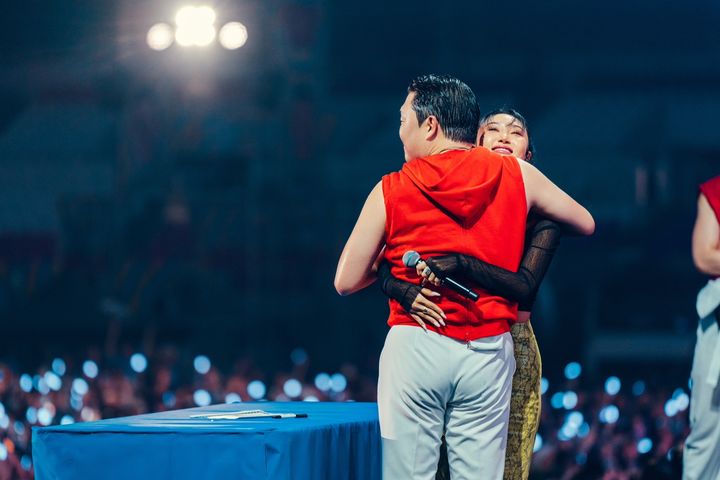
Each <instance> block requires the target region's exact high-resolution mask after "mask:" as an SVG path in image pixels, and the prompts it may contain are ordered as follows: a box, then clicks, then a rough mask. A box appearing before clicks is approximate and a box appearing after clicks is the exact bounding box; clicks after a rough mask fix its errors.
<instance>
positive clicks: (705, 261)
mask: <svg viewBox="0 0 720 480" xmlns="http://www.w3.org/2000/svg"><path fill="white" fill-rule="evenodd" d="M719 241H720V225H718V219H717V217H716V216H715V212H714V211H713V209H712V207H711V206H710V203H709V202H708V200H707V198H705V195H703V194H702V193H701V194H700V198H698V211H697V219H696V220H695V228H694V229H693V235H692V256H693V262H695V267H697V269H698V270H700V272H702V273H705V274H707V275H712V276H714V277H715V276H720V245H719V244H718V242H719Z"/></svg>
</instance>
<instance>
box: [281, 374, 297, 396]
mask: <svg viewBox="0 0 720 480" xmlns="http://www.w3.org/2000/svg"><path fill="white" fill-rule="evenodd" d="M283 392H285V395H287V396H288V397H290V398H297V397H299V396H300V394H301V393H302V383H300V382H299V381H298V380H296V379H294V378H291V379H289V380H287V381H286V382H285V384H284V385H283Z"/></svg>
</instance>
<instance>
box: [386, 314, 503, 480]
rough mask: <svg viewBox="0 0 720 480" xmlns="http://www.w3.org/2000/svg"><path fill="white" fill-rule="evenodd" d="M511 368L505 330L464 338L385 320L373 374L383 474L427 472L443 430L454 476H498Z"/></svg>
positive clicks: (433, 467) (397, 478)
mask: <svg viewBox="0 0 720 480" xmlns="http://www.w3.org/2000/svg"><path fill="white" fill-rule="evenodd" d="M514 371H515V358H514V356H513V342H512V338H511V336H510V333H504V334H502V335H498V336H495V337H489V338H481V339H478V340H474V341H472V342H470V343H465V342H460V341H457V340H453V339H451V338H448V337H445V336H443V335H440V334H437V333H434V332H430V331H429V332H426V331H424V330H423V329H422V328H419V327H412V326H396V327H392V328H391V329H390V331H389V332H388V334H387V338H386V339H385V346H384V347H383V351H382V354H381V355H380V376H379V379H378V410H379V414H380V432H381V434H382V443H383V478H385V479H386V480H405V479H420V480H424V479H427V480H433V479H434V478H435V473H436V472H437V465H438V460H439V454H440V437H441V436H442V434H443V432H445V439H446V442H447V446H448V461H449V463H450V476H451V477H452V479H453V480H465V479H468V480H469V479H472V480H477V479H488V480H494V479H501V478H502V476H503V468H504V465H505V448H506V445H507V427H508V415H509V413H510V390H511V387H512V376H513V373H514Z"/></svg>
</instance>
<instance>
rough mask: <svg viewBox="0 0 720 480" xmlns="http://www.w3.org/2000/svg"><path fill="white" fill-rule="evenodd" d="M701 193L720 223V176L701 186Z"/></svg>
mask: <svg viewBox="0 0 720 480" xmlns="http://www.w3.org/2000/svg"><path fill="white" fill-rule="evenodd" d="M700 192H701V193H702V194H703V195H705V198H706V199H707V201H708V203H709V204H710V208H712V209H713V212H715V218H717V219H718V222H720V175H718V176H717V177H714V178H711V179H710V180H708V181H707V182H705V183H703V184H701V185H700ZM713 278H720V277H713Z"/></svg>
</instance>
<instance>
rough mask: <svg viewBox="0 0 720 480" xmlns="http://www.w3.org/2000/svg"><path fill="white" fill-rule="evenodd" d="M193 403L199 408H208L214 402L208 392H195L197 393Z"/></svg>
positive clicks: (194, 395) (201, 390) (202, 390)
mask: <svg viewBox="0 0 720 480" xmlns="http://www.w3.org/2000/svg"><path fill="white" fill-rule="evenodd" d="M193 401H194V402H195V405H197V406H198V407H207V406H208V405H210V402H212V397H211V396H210V392H208V391H207V390H204V389H200V390H195V393H193Z"/></svg>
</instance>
